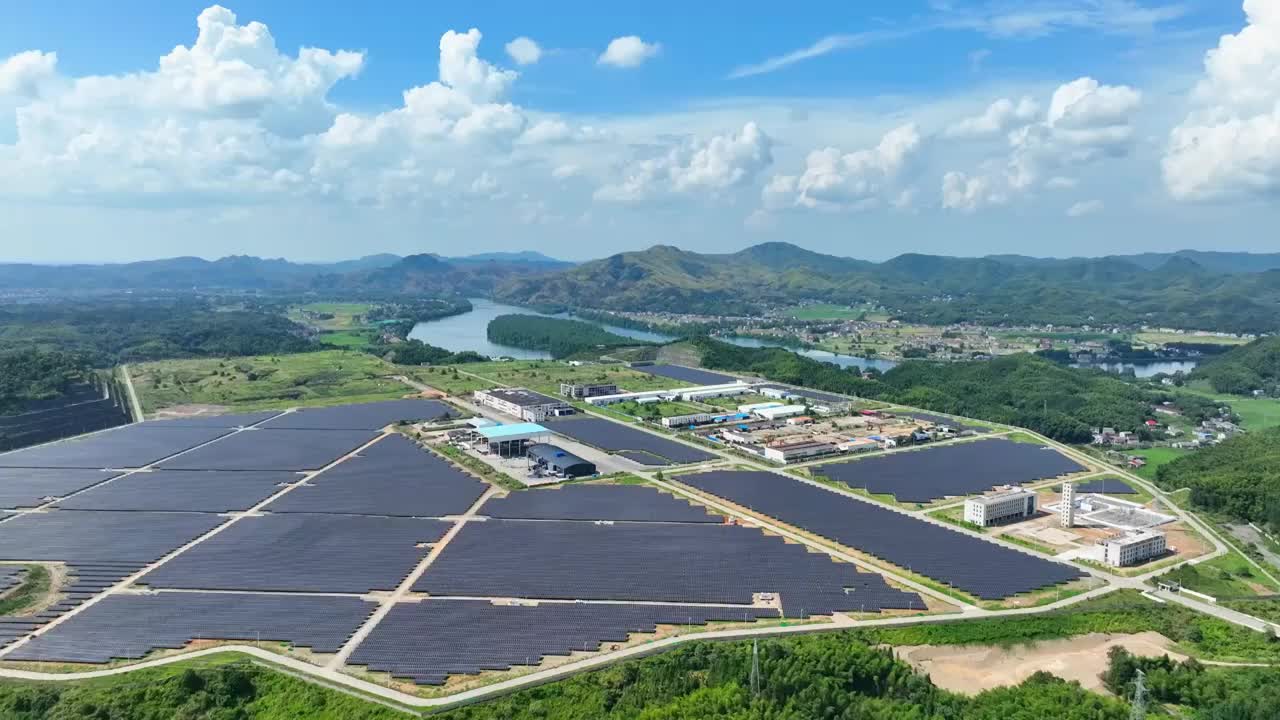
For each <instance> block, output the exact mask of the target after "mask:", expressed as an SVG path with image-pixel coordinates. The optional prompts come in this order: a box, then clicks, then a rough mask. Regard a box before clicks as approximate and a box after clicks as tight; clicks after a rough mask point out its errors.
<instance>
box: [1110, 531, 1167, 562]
mask: <svg viewBox="0 0 1280 720" xmlns="http://www.w3.org/2000/svg"><path fill="white" fill-rule="evenodd" d="M1102 549H1103V560H1105V561H1106V563H1107V564H1108V565H1110V566H1111V567H1127V566H1129V565H1137V564H1138V563H1140V562H1143V561H1145V560H1150V559H1151V558H1153V557H1159V556H1161V555H1163V554H1164V553H1165V551H1166V550H1167V549H1168V542H1167V540H1166V539H1165V536H1164V533H1162V532H1158V531H1155V530H1139V531H1135V532H1129V533H1125V534H1124V535H1121V536H1119V537H1114V538H1109V539H1107V540H1104V541H1102Z"/></svg>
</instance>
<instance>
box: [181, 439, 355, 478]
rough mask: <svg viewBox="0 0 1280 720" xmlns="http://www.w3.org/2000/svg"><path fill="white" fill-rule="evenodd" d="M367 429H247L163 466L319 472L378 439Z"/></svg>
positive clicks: (190, 468) (184, 468)
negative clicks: (317, 470) (320, 469)
mask: <svg viewBox="0 0 1280 720" xmlns="http://www.w3.org/2000/svg"><path fill="white" fill-rule="evenodd" d="M377 436H378V435H377V433H374V432H370V431H367V430H263V429H255V430H243V431H241V432H237V433H235V434H234V435H231V436H230V437H226V438H223V439H222V440H219V441H218V442H216V443H211V444H209V445H206V446H204V447H202V448H198V449H196V450H193V451H191V452H189V453H185V454H183V455H180V456H178V457H176V458H173V459H172V460H166V461H165V462H163V463H161V464H160V467H161V468H163V469H165V470H316V469H319V468H322V467H324V466H326V465H328V464H329V463H331V462H333V461H334V460H337V459H338V458H340V457H342V456H343V455H346V454H347V453H349V452H351V451H352V450H355V449H356V448H358V447H360V446H361V445H364V444H365V443H367V442H369V441H370V440H372V439H374V438H375V437H377Z"/></svg>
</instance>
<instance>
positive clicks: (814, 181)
mask: <svg viewBox="0 0 1280 720" xmlns="http://www.w3.org/2000/svg"><path fill="white" fill-rule="evenodd" d="M921 143H922V140H921V137H920V131H919V128H917V127H916V125H915V124H914V123H908V124H906V125H901V126H899V127H897V128H894V129H893V130H890V131H889V132H887V133H885V135H884V136H883V137H882V138H881V139H880V142H879V143H877V144H876V145H875V147H871V148H865V149H862V150H855V151H853V152H849V153H845V152H843V151H841V150H840V149H838V148H833V147H829V148H823V149H821V150H814V151H813V152H811V153H809V155H808V157H807V158H806V159H805V168H804V172H802V173H801V174H799V175H775V176H774V177H773V179H772V180H770V181H769V184H768V185H767V186H766V187H765V189H764V202H765V206H766V207H768V208H771V209H781V208H785V207H793V206H794V207H804V208H817V209H831V210H838V209H853V210H858V209H865V208H868V207H873V206H875V205H880V204H884V203H888V204H894V202H895V199H896V198H900V197H902V192H903V191H904V190H906V189H907V188H903V187H900V186H899V182H898V180H899V176H900V175H901V173H902V170H903V168H904V167H905V166H906V164H907V163H908V162H909V161H910V159H911V158H912V157H913V156H915V155H916V153H917V152H918V151H919V150H920V146H921ZM907 197H910V195H908V196H907Z"/></svg>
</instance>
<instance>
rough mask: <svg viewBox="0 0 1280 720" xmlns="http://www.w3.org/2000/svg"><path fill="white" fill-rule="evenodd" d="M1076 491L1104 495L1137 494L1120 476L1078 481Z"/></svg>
mask: <svg viewBox="0 0 1280 720" xmlns="http://www.w3.org/2000/svg"><path fill="white" fill-rule="evenodd" d="M1076 492H1082V493H1099V494H1102V495H1137V494H1138V491H1137V490H1134V489H1133V488H1132V487H1131V486H1130V485H1129V484H1128V483H1126V482H1125V481H1123V480H1121V479H1120V478H1101V479H1099V480H1090V481H1089V482H1082V483H1076Z"/></svg>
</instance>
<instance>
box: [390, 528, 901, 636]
mask: <svg viewBox="0 0 1280 720" xmlns="http://www.w3.org/2000/svg"><path fill="white" fill-rule="evenodd" d="M846 588H854V590H853V591H850V592H846V591H845V589H846ZM414 589H415V590H417V591H421V592H428V593H431V594H432V595H437V596H440V595H443V596H454V597H459V596H461V597H521V598H544V599H556V600H649V601H654V602H668V603H691V602H692V603H731V604H739V605H748V604H751V602H752V597H753V594H754V593H777V594H779V595H780V596H781V599H782V606H783V610H784V611H785V612H786V614H787V615H788V616H794V617H803V616H807V615H811V614H819V615H825V614H830V613H832V612H836V611H849V610H858V609H860V608H861V607H865V608H866V609H867V610H868V611H875V610H879V609H881V608H909V607H912V606H914V607H917V608H918V607H921V604H920V603H921V601H920V599H919V597H918V596H916V595H915V594H913V593H904V592H901V591H898V590H895V589H893V588H891V587H889V586H888V585H886V584H885V582H884V579H883V578H881V577H880V576H879V575H875V574H872V573H863V572H858V570H857V569H856V568H855V567H854V566H853V565H850V564H847V563H837V562H834V561H833V560H832V559H831V557H830V556H828V555H822V554H817V553H811V552H809V551H808V550H807V549H806V548H805V547H804V546H802V545H792V544H788V543H785V542H783V541H782V540H781V539H780V538H776V537H769V536H767V535H765V534H764V533H762V532H761V531H759V530H757V529H754V528H746V527H741V526H736V525H709V524H705V523H686V524H665V523H618V524H599V523H584V522H556V521H543V522H522V521H517V520H488V521H486V522H473V523H468V524H467V526H466V527H465V528H463V529H462V531H461V532H459V533H458V534H457V535H456V536H454V538H453V539H452V540H450V542H449V545H448V546H447V547H446V548H445V550H444V552H442V553H441V554H440V556H439V557H438V558H437V559H436V560H435V562H433V563H432V564H431V566H430V567H429V568H428V569H427V572H426V573H425V574H424V575H423V576H422V577H421V578H420V579H419V580H418V581H417V582H416V583H415V585H414ZM797 598H800V599H801V600H797ZM802 601H803V604H802Z"/></svg>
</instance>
